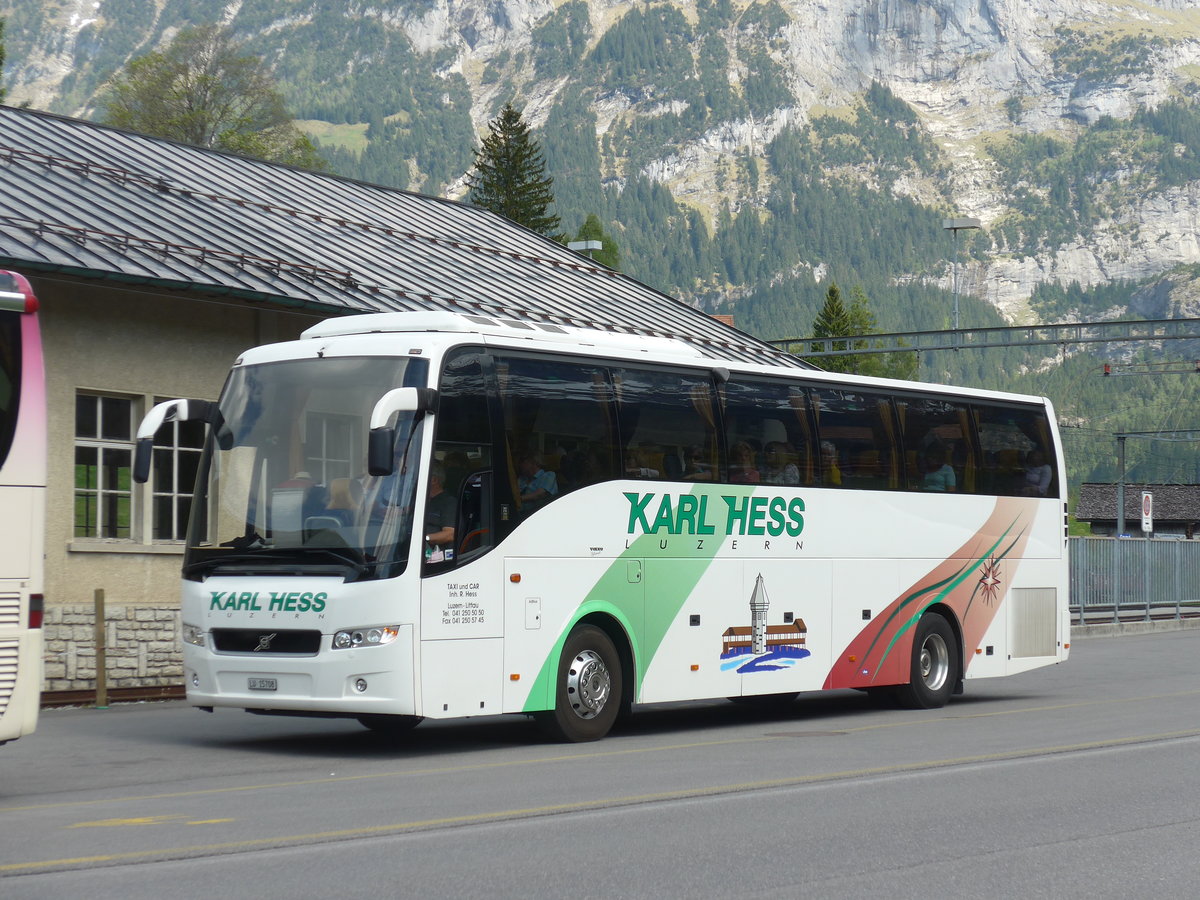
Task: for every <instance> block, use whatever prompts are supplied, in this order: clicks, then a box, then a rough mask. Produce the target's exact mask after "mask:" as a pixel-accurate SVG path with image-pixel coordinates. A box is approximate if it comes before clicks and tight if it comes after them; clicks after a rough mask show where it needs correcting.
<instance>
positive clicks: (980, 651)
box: [975, 647, 983, 656]
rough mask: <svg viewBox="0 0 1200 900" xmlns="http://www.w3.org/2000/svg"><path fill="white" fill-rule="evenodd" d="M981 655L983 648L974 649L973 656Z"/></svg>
mask: <svg viewBox="0 0 1200 900" xmlns="http://www.w3.org/2000/svg"><path fill="white" fill-rule="evenodd" d="M981 653H983V648H982V647H976V648H975V655H976V656H979V655H980V654H981Z"/></svg>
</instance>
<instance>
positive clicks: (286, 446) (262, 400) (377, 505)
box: [155, 356, 428, 581]
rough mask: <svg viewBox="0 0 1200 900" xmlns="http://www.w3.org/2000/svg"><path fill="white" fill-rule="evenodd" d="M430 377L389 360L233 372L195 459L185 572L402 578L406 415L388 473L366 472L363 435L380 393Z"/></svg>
mask: <svg viewBox="0 0 1200 900" xmlns="http://www.w3.org/2000/svg"><path fill="white" fill-rule="evenodd" d="M427 377H428V365H427V363H426V361H425V360H423V359H410V358H408V357H386V356H370V357H332V358H313V359H303V360H289V361H286V362H276V363H268V364H263V365H257V366H246V367H242V368H237V369H235V370H234V371H233V373H232V374H231V376H230V379H229V382H228V384H227V385H226V388H225V391H224V393H223V395H222V397H221V401H220V414H221V415H220V418H221V420H222V421H220V422H219V423H218V424H217V426H216V427H215V428H214V429H213V430H212V433H211V434H210V435H209V438H208V441H207V444H206V449H205V452H204V456H203V459H202V460H201V464H200V473H199V477H198V479H197V485H196V493H195V496H194V498H193V501H192V514H191V521H190V527H189V529H188V539H187V548H186V554H185V559H184V575H185V577H187V578H190V579H193V580H203V579H204V578H206V577H208V576H209V575H212V574H243V575H245V574H259V573H261V574H281V573H285V574H286V573H291V574H309V575H315V574H329V575H336V576H340V577H343V578H345V579H346V580H348V581H355V580H361V579H369V578H388V577H392V576H393V575H396V574H398V573H399V572H400V571H401V570H402V569H403V566H404V561H405V559H406V558H407V555H408V547H409V539H410V537H411V534H412V515H411V511H412V510H413V505H414V501H415V498H416V489H417V483H416V477H417V469H418V466H417V460H418V459H419V458H420V441H419V436H418V435H417V434H416V432H415V431H414V425H415V424H416V422H415V419H414V416H413V415H412V414H411V413H403V414H401V415H400V416H399V417H398V420H397V421H396V423H395V430H396V436H397V439H396V445H395V454H396V459H395V469H394V472H393V474H391V475H388V476H386V477H372V476H369V475H368V474H367V464H366V452H367V435H368V429H369V424H370V415H371V410H372V408H373V407H374V405H375V403H376V401H378V400H379V398H380V397H382V396H383V395H384V394H385V393H387V392H388V391H389V390H391V389H393V388H397V387H418V386H419V387H423V386H424V385H425V384H426V381H427ZM163 462H164V464H167V463H169V457H167V455H166V454H164V455H163ZM158 464H159V457H158V454H157V453H156V454H155V466H156V468H157V466H158Z"/></svg>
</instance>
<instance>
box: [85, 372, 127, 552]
mask: <svg viewBox="0 0 1200 900" xmlns="http://www.w3.org/2000/svg"><path fill="white" fill-rule="evenodd" d="M136 406H137V402H136V398H134V397H129V396H124V397H122V396H104V395H99V394H85V393H80V394H77V395H76V397H75V532H74V533H75V537H77V538H109V539H118V540H130V539H132V538H133V537H134V522H135V521H136V520H135V518H134V516H135V513H134V508H133V478H132V475H133V447H134V441H133V436H134V413H135V407H136Z"/></svg>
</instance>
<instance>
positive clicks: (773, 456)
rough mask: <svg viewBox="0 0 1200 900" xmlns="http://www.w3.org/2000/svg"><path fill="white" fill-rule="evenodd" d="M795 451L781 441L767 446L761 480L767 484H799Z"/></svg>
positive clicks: (772, 442)
mask: <svg viewBox="0 0 1200 900" xmlns="http://www.w3.org/2000/svg"><path fill="white" fill-rule="evenodd" d="M795 457H796V451H794V450H793V449H792V448H791V446H790V445H789V444H785V443H783V442H782V441H771V442H770V443H768V444H767V449H766V455H765V465H764V466H763V473H762V480H763V481H765V482H766V483H767V484H799V483H800V467H799V466H797V465H796V463H795Z"/></svg>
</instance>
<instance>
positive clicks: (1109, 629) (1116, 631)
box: [1071, 617, 1200, 641]
mask: <svg viewBox="0 0 1200 900" xmlns="http://www.w3.org/2000/svg"><path fill="white" fill-rule="evenodd" d="M1197 628H1200V618H1194V617H1189V618H1187V619H1159V620H1154V619H1152V620H1151V621H1149V622H1102V623H1096V624H1094V625H1074V624H1072V625H1071V640H1072V641H1080V640H1086V639H1087V638H1098V637H1120V636H1121V635H1125V634H1158V633H1160V632H1165V631H1191V630H1194V629H1197Z"/></svg>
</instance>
